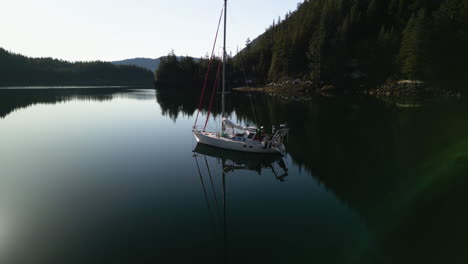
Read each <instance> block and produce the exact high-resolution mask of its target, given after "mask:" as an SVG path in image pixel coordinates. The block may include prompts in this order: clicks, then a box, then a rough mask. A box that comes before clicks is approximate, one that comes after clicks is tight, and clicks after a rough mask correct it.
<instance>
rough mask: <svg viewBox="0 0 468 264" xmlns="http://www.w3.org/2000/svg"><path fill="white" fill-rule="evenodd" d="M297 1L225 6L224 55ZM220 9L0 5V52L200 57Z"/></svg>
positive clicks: (95, 1) (96, 2)
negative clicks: (226, 40)
mask: <svg viewBox="0 0 468 264" xmlns="http://www.w3.org/2000/svg"><path fill="white" fill-rule="evenodd" d="M299 2H302V0H228V52H229V51H232V52H233V53H235V52H236V49H237V46H239V48H242V47H243V46H244V45H245V40H246V39H247V38H251V39H254V38H255V37H257V36H258V35H259V34H261V33H263V32H264V31H265V28H266V27H268V26H269V25H271V23H272V22H273V20H274V19H275V18H276V19H278V16H281V17H282V18H283V17H284V14H285V13H286V12H287V11H289V10H295V9H296V7H297V3H299ZM222 6H223V0H198V1H196V0H191V1H188V0H184V1H182V0H0V47H3V48H5V49H7V50H10V51H13V52H15V53H21V54H24V55H27V56H32V57H54V58H60V59H66V60H71V61H76V60H105V61H107V60H118V59H126V58H134V57H150V58H156V57H159V56H162V55H166V54H167V53H169V52H170V51H171V49H174V51H175V53H176V54H177V55H190V56H195V57H200V56H204V55H205V54H207V53H208V52H209V51H210V50H211V46H212V42H213V38H214V35H215V32H216V26H217V22H218V18H219V14H220V11H221V8H222ZM220 37H221V36H220ZM220 40H221V39H220ZM219 44H220V45H221V42H219ZM218 50H219V52H220V53H221V51H220V48H219V49H218Z"/></svg>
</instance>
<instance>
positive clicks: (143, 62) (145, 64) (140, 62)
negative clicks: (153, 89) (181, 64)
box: [111, 58, 161, 73]
mask: <svg viewBox="0 0 468 264" xmlns="http://www.w3.org/2000/svg"><path fill="white" fill-rule="evenodd" d="M160 62H161V58H157V59H150V58H134V59H126V60H120V61H111V63H112V64H114V65H134V66H138V67H141V68H144V69H148V70H150V71H151V72H153V73H154V72H155V71H156V69H157V68H158V67H159V63H160Z"/></svg>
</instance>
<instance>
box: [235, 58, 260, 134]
mask: <svg viewBox="0 0 468 264" xmlns="http://www.w3.org/2000/svg"><path fill="white" fill-rule="evenodd" d="M239 55H240V59H241V64H242V72H243V73H244V80H245V85H247V88H248V87H249V83H248V82H247V73H246V72H245V64H244V57H242V51H241V52H240V53H239ZM249 95H250V96H249V99H250V106H251V107H252V114H253V116H254V120H255V124H256V125H258V122H257V115H256V114H255V109H254V105H253V102H252V94H249Z"/></svg>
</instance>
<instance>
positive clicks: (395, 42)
mask: <svg viewBox="0 0 468 264" xmlns="http://www.w3.org/2000/svg"><path fill="white" fill-rule="evenodd" d="M466 47H468V0H305V1H304V2H302V3H299V4H298V8H297V10H295V11H294V12H288V13H287V14H286V15H285V17H284V19H281V18H278V20H277V21H276V20H275V21H273V23H272V25H271V26H270V27H269V28H268V29H267V30H266V31H265V33H264V34H262V35H260V36H259V37H257V38H256V39H254V40H253V41H250V40H247V42H246V47H245V48H244V49H243V50H242V51H241V52H239V53H238V54H237V55H236V56H234V57H233V58H229V63H228V64H229V67H230V71H229V73H230V74H231V76H230V77H231V78H230V81H231V82H233V83H242V82H243V81H244V80H245V79H248V80H253V81H254V82H255V83H258V84H266V83H268V82H278V81H284V80H291V79H302V80H311V81H312V82H313V83H315V84H316V85H326V84H331V85H335V86H342V87H353V86H354V87H361V86H363V85H368V86H375V85H378V84H382V83H384V82H387V81H392V80H400V79H412V80H423V81H426V82H434V83H437V82H442V83H444V82H447V81H462V80H466V79H467V76H468V75H467V73H468V66H467V63H466V61H467V60H468V49H467V48H466ZM165 63H169V64H170V63H173V61H172V62H171V61H170V60H167V61H163V62H162V63H161V66H162V67H165V66H164V64H165ZM202 63H206V61H203V60H201V61H199V62H198V64H202ZM180 64H181V65H182V62H180ZM195 64H197V63H195ZM190 67H194V68H196V69H197V70H196V71H192V72H191V74H193V75H194V76H196V77H197V78H198V79H197V78H196V80H197V81H199V78H200V76H203V74H202V73H201V72H202V71H201V70H202V69H203V67H201V65H196V66H194V65H190V66H188V65H187V66H182V68H183V69H184V71H191V68H190ZM180 69H181V68H174V69H173V70H174V73H173V76H172V77H174V76H180V75H178V74H176V73H175V72H177V71H180ZM184 76H186V77H187V78H188V79H190V74H188V73H185V74H184ZM156 77H157V78H159V79H160V80H171V76H170V75H159V74H158V72H156ZM194 80H195V79H194Z"/></svg>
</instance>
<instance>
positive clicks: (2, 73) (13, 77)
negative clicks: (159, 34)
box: [0, 48, 154, 86]
mask: <svg viewBox="0 0 468 264" xmlns="http://www.w3.org/2000/svg"><path fill="white" fill-rule="evenodd" d="M153 79H154V74H153V73H152V72H151V71H149V70H146V69H143V68H140V67H136V66H117V65H113V64H111V63H108V62H102V61H93V62H68V61H64V60H57V59H52V58H30V57H26V56H23V55H19V54H14V53H11V52H9V51H7V50H5V49H2V48H0V86H34V85H151V83H152V81H153Z"/></svg>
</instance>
